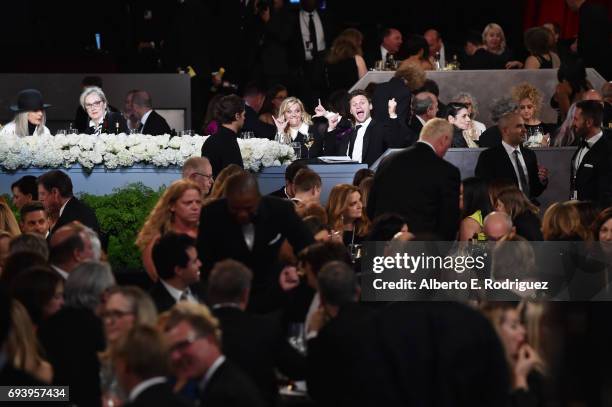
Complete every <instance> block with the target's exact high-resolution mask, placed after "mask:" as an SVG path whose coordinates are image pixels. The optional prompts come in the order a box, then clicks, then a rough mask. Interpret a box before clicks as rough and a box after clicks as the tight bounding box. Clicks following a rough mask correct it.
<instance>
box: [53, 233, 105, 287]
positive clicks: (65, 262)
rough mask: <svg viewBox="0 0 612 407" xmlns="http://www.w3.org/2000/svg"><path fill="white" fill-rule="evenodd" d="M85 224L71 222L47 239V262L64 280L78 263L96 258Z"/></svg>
mask: <svg viewBox="0 0 612 407" xmlns="http://www.w3.org/2000/svg"><path fill="white" fill-rule="evenodd" d="M85 228H86V227H85V226H83V225H81V224H79V223H78V222H71V223H69V224H67V225H64V226H62V227H61V228H59V229H57V231H56V232H55V233H54V234H53V236H51V238H50V239H49V264H50V265H51V268H52V269H53V270H55V271H56V272H57V273H58V274H59V275H60V276H61V277H62V278H63V279H64V280H67V279H68V276H69V275H70V273H71V272H72V270H74V269H75V268H76V267H77V266H78V265H79V264H81V263H83V262H85V261H88V260H97V259H96V256H95V253H94V250H93V245H92V241H91V238H90V235H89V234H88V233H87V232H86V230H85Z"/></svg>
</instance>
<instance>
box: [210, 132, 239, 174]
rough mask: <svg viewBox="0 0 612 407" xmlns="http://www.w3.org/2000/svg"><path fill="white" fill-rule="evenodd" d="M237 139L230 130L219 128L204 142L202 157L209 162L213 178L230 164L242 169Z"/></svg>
mask: <svg viewBox="0 0 612 407" xmlns="http://www.w3.org/2000/svg"><path fill="white" fill-rule="evenodd" d="M237 137H238V135H237V134H236V133H234V132H233V131H232V130H230V129H228V128H227V127H224V126H219V130H217V132H216V133H215V134H213V135H212V136H210V137H209V138H208V139H206V141H205V142H204V145H203V146H202V157H207V158H208V160H209V161H210V165H211V166H212V170H213V176H214V177H215V178H216V177H217V175H219V173H220V172H221V170H223V169H224V168H225V167H227V166H228V165H230V164H236V165H239V166H240V167H242V168H244V163H243V162H242V154H241V153H240V147H239V146H238V140H237Z"/></svg>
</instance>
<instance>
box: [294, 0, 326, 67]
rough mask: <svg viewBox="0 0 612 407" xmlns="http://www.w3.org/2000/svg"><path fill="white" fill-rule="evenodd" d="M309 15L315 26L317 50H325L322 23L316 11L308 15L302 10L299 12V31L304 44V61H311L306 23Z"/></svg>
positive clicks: (310, 45) (308, 32)
mask: <svg viewBox="0 0 612 407" xmlns="http://www.w3.org/2000/svg"><path fill="white" fill-rule="evenodd" d="M310 14H312V20H313V22H314V26H315V33H316V34H317V50H318V51H319V52H320V51H323V50H325V33H324V32H323V23H321V18H320V17H319V13H317V10H314V11H313V12H312V13H309V12H307V11H304V10H300V31H301V32H302V41H303V42H304V50H305V57H306V61H312V59H313V55H312V49H313V47H312V44H311V39H310V31H309V30H308V22H309V21H310Z"/></svg>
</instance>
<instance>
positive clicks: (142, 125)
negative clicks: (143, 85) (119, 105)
mask: <svg viewBox="0 0 612 407" xmlns="http://www.w3.org/2000/svg"><path fill="white" fill-rule="evenodd" d="M132 112H133V114H134V116H135V117H136V118H137V119H138V122H139V123H138V126H139V127H138V130H139V133H142V134H150V135H152V136H159V135H162V134H171V133H172V130H171V129H170V126H169V125H168V122H167V121H166V119H164V118H163V117H162V116H161V115H160V114H159V113H157V112H156V111H155V110H153V101H152V99H151V95H150V94H149V92H147V91H145V90H139V91H137V92H134V94H133V95H132Z"/></svg>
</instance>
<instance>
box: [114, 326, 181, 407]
mask: <svg viewBox="0 0 612 407" xmlns="http://www.w3.org/2000/svg"><path fill="white" fill-rule="evenodd" d="M111 358H112V361H113V368H114V369H115V376H116V378H117V382H118V383H119V386H120V387H121V388H122V389H123V391H124V392H125V393H126V394H127V395H128V399H127V403H125V404H124V406H125V407H148V406H168V407H187V406H189V405H190V404H188V403H187V402H186V401H183V400H182V399H180V398H179V396H177V395H175V394H174V393H173V392H172V389H171V388H170V386H168V385H167V384H166V376H167V375H168V373H169V372H168V369H167V360H168V352H167V348H166V345H165V343H164V339H163V337H162V334H161V333H160V332H159V331H158V330H157V329H155V328H154V327H151V326H146V325H137V326H135V327H134V328H132V329H130V330H129V332H128V333H127V334H126V335H125V336H124V337H123V338H121V339H120V340H119V343H118V344H117V345H116V346H113V350H112V353H111Z"/></svg>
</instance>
